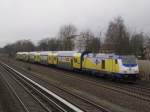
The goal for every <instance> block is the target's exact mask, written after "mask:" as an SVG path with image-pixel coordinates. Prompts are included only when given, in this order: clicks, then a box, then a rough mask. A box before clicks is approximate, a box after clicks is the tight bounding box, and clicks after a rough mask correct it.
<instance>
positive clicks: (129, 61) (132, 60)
mask: <svg viewBox="0 0 150 112" xmlns="http://www.w3.org/2000/svg"><path fill="white" fill-rule="evenodd" d="M122 63H123V64H137V63H136V58H135V56H123V57H122Z"/></svg>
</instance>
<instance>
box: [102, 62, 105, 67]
mask: <svg viewBox="0 0 150 112" xmlns="http://www.w3.org/2000/svg"><path fill="white" fill-rule="evenodd" d="M102 69H105V60H102Z"/></svg>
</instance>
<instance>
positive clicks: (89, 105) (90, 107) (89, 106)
mask: <svg viewBox="0 0 150 112" xmlns="http://www.w3.org/2000/svg"><path fill="white" fill-rule="evenodd" d="M3 67H5V69H7V71H9V72H11V73H13V74H14V73H15V74H21V73H19V72H18V71H16V70H14V69H13V68H11V67H9V66H8V65H5V64H3ZM24 72H25V71H24ZM26 73H27V72H26ZM27 74H29V73H27ZM30 75H31V74H30ZM34 77H36V78H38V79H39V77H37V76H35V75H34ZM40 80H42V79H40ZM43 81H45V80H43ZM51 86H53V87H55V88H57V89H59V90H61V91H62V92H64V93H65V94H66V93H67V94H68V95H70V97H74V99H76V100H77V99H78V100H79V101H78V102H80V103H79V104H75V105H77V106H81V108H82V110H83V111H87V112H88V111H94V112H96V111H97V112H110V110H108V109H107V108H105V107H103V106H101V105H98V104H96V103H95V102H93V101H91V100H89V99H87V98H84V97H81V96H80V95H78V94H75V93H73V92H71V91H70V90H68V89H66V88H63V87H60V86H58V85H54V84H52V83H51ZM82 105H84V107H86V108H84V107H82ZM69 112H70V111H69Z"/></svg>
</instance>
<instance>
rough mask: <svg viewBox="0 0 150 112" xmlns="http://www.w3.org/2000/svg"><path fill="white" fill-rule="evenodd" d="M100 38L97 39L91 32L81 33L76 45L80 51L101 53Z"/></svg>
mask: <svg viewBox="0 0 150 112" xmlns="http://www.w3.org/2000/svg"><path fill="white" fill-rule="evenodd" d="M100 43H101V42H100V37H96V36H95V35H94V33H92V32H91V31H90V30H87V31H85V32H81V33H80V36H79V38H78V42H77V43H76V44H77V45H78V46H77V48H78V49H80V50H86V51H92V52H99V51H100Z"/></svg>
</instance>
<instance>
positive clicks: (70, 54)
mask: <svg viewBox="0 0 150 112" xmlns="http://www.w3.org/2000/svg"><path fill="white" fill-rule="evenodd" d="M75 53H78V51H58V52H57V55H58V56H74V54H75Z"/></svg>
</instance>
